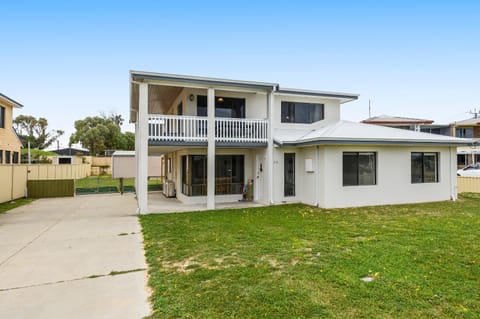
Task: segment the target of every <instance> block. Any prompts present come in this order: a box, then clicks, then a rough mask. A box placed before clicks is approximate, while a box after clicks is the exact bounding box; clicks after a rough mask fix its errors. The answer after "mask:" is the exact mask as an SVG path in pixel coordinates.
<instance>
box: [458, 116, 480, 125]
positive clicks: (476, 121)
mask: <svg viewBox="0 0 480 319" xmlns="http://www.w3.org/2000/svg"><path fill="white" fill-rule="evenodd" d="M453 124H454V125H455V126H479V125H480V118H476V117H473V118H471V119H466V120H462V121H457V122H454V123H453Z"/></svg>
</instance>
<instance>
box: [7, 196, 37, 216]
mask: <svg viewBox="0 0 480 319" xmlns="http://www.w3.org/2000/svg"><path fill="white" fill-rule="evenodd" d="M31 202H33V199H31V198H20V199H16V200H14V201H10V202H6V203H2V204H0V214H2V213H5V212H6V211H9V210H11V209H14V208H16V207H19V206H23V205H27V204H30V203H31Z"/></svg>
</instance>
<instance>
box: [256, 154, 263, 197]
mask: <svg viewBox="0 0 480 319" xmlns="http://www.w3.org/2000/svg"><path fill="white" fill-rule="evenodd" d="M264 162H265V161H264V158H263V156H261V155H257V156H256V157H255V184H254V185H253V187H254V192H255V200H258V201H261V200H262V199H263V179H264V175H265V173H264V169H265V167H264V166H265V165H264Z"/></svg>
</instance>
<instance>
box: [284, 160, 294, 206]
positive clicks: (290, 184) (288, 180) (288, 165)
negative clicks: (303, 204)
mask: <svg viewBox="0 0 480 319" xmlns="http://www.w3.org/2000/svg"><path fill="white" fill-rule="evenodd" d="M283 195H284V196H285V197H287V196H295V153H285V154H283Z"/></svg>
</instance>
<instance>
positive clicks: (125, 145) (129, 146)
mask: <svg viewBox="0 0 480 319" xmlns="http://www.w3.org/2000/svg"><path fill="white" fill-rule="evenodd" d="M118 148H119V149H122V150H127V151H133V150H135V133H132V132H125V133H122V134H121V135H120V139H119V142H118Z"/></svg>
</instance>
